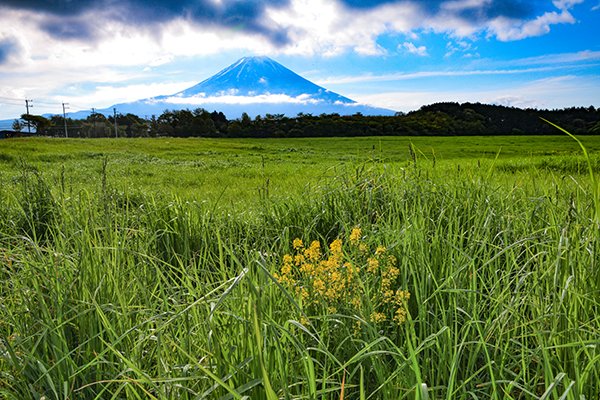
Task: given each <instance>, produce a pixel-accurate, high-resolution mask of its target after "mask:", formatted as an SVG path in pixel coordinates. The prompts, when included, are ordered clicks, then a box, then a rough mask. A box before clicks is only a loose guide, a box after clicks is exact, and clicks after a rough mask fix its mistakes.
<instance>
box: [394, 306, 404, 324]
mask: <svg viewBox="0 0 600 400" xmlns="http://www.w3.org/2000/svg"><path fill="white" fill-rule="evenodd" d="M394 321H395V322H396V323H397V324H398V325H400V324H402V323H404V322H406V310H405V309H404V307H399V308H398V309H397V310H396V313H395V314H394Z"/></svg>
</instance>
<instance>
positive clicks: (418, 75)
mask: <svg viewBox="0 0 600 400" xmlns="http://www.w3.org/2000/svg"><path fill="white" fill-rule="evenodd" d="M562 69H565V67H564V66H545V67H535V68H515V69H475V70H468V69H460V70H447V71H443V70H440V71H419V72H409V73H394V74H382V75H371V74H367V75H358V76H340V77H329V78H325V79H321V80H318V81H317V83H318V84H319V85H323V86H328V85H340V84H350V83H366V82H392V81H406V80H413V79H424V78H439V77H465V76H466V77H468V76H483V75H518V74H531V73H538V72H550V71H557V70H562Z"/></svg>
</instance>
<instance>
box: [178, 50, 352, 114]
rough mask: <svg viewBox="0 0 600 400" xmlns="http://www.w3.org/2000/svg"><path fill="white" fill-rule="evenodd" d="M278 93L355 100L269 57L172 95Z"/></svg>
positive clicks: (252, 59)
mask: <svg viewBox="0 0 600 400" xmlns="http://www.w3.org/2000/svg"><path fill="white" fill-rule="evenodd" d="M278 94H283V95H286V96H288V97H290V98H298V97H301V99H305V100H308V99H310V100H314V101H323V102H329V103H335V102H340V103H345V104H352V103H355V102H354V101H353V100H350V99H348V98H346V97H344V96H340V95H339V94H337V93H334V92H330V91H329V90H327V89H325V88H322V87H320V86H318V85H315V84H314V83H312V82H310V81H309V80H307V79H304V78H303V77H301V76H300V75H298V74H296V73H295V72H293V71H291V70H289V69H287V68H286V67H284V66H283V65H281V64H279V63H278V62H275V61H273V60H272V59H270V58H268V57H244V58H242V59H240V60H238V61H237V62H235V63H233V64H231V65H230V66H229V67H227V68H225V69H223V70H221V71H220V72H218V73H217V74H215V75H214V76H212V77H210V78H208V79H206V80H204V81H202V82H200V83H199V84H197V85H195V86H192V87H191V88H189V89H186V90H183V91H181V92H179V93H176V94H174V95H173V96H171V97H183V98H187V97H196V96H200V97H209V98H216V97H222V96H251V97H254V96H268V95H278Z"/></svg>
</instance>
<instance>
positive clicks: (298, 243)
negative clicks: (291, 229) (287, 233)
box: [292, 238, 304, 250]
mask: <svg viewBox="0 0 600 400" xmlns="http://www.w3.org/2000/svg"><path fill="white" fill-rule="evenodd" d="M292 246H293V247H294V250H300V249H301V248H303V247H304V244H303V243H302V239H299V238H296V239H294V242H293V243H292Z"/></svg>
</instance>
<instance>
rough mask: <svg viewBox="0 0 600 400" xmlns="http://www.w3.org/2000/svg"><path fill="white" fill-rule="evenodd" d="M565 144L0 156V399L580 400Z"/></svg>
mask: <svg viewBox="0 0 600 400" xmlns="http://www.w3.org/2000/svg"><path fill="white" fill-rule="evenodd" d="M582 142H583V144H584V145H585V147H586V148H587V151H588V153H589V155H590V157H589V158H588V159H586V158H585V157H584V156H583V155H582V150H581V148H580V147H579V145H578V143H577V142H575V141H574V140H572V139H571V138H569V137H568V136H566V135H556V136H522V137H521V136H497V137H445V138H440V137H412V138H408V137H393V138H392V137H382V138H321V139H264V140H260V139H252V140H250V139H245V140H243V139H173V138H168V139H167V138H160V139H91V140H80V139H73V140H68V139H45V138H29V139H16V140H12V139H11V140H3V141H0V202H1V204H2V207H1V208H0V398H2V399H19V400H20V399H42V398H43V399H147V398H150V399H202V398H207V399H243V398H247V399H267V400H272V399H423V400H424V399H540V400H541V399H544V400H546V399H556V400H563V399H577V400H581V399H597V398H598V397H599V396H600V313H599V311H600V265H599V264H600V257H598V252H599V250H600V197H599V193H600V188H598V182H597V172H598V170H599V169H600V157H599V156H598V155H599V154H600V138H599V137H595V136H586V137H584V138H582ZM590 169H591V173H590Z"/></svg>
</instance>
